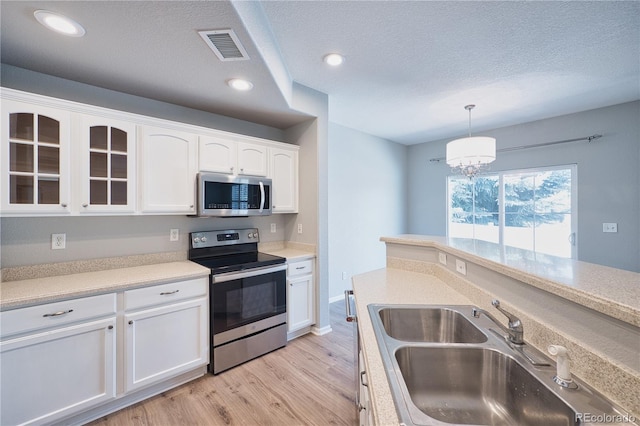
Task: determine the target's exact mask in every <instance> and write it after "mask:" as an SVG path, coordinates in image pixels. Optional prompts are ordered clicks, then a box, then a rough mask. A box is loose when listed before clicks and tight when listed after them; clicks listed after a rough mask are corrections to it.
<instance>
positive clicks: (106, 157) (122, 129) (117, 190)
mask: <svg viewBox="0 0 640 426" xmlns="http://www.w3.org/2000/svg"><path fill="white" fill-rule="evenodd" d="M82 133H83V140H84V148H85V149H84V161H83V166H84V168H83V177H82V186H83V191H82V202H81V207H80V212H107V211H110V212H113V211H122V212H132V211H134V208H135V207H134V199H135V195H134V174H135V163H134V160H135V125H134V124H132V123H127V122H121V121H113V120H108V119H104V118H101V117H93V116H88V115H87V116H84V117H83V120H82Z"/></svg>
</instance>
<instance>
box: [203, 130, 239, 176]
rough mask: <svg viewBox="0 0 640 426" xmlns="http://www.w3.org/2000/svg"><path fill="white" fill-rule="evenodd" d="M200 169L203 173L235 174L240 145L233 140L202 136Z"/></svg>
mask: <svg viewBox="0 0 640 426" xmlns="http://www.w3.org/2000/svg"><path fill="white" fill-rule="evenodd" d="M199 145H200V152H199V153H198V166H199V167H198V169H199V170H200V171H201V172H217V173H228V174H233V173H235V168H236V164H237V163H238V145H237V142H236V141H234V140H231V139H224V138H218V137H210V136H201V137H200V144H199Z"/></svg>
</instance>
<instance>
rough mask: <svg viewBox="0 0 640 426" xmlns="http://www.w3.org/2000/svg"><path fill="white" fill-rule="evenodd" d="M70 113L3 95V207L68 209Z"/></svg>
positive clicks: (13, 210)
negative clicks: (4, 97)
mask: <svg viewBox="0 0 640 426" xmlns="http://www.w3.org/2000/svg"><path fill="white" fill-rule="evenodd" d="M70 121H71V119H70V114H69V113H68V112H67V111H64V110H58V109H54V108H49V107H46V106H41V105H38V104H31V103H26V102H20V101H15V100H8V99H3V100H2V155H0V157H1V158H2V167H1V168H2V190H1V197H2V203H1V205H2V211H1V213H2V214H3V215H4V214H17V215H19V214H26V215H38V214H47V215H57V214H66V213H69V212H70V211H71V200H70V196H71V194H70V192H71V191H70V170H69V163H70V161H69V146H70Z"/></svg>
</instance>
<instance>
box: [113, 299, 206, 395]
mask: <svg viewBox="0 0 640 426" xmlns="http://www.w3.org/2000/svg"><path fill="white" fill-rule="evenodd" d="M207 301H208V299H207V298H206V297H205V298H200V299H196V300H192V301H189V302H183V303H176V304H172V305H168V306H163V307H158V308H153V309H147V310H144V311H141V312H137V313H132V314H126V315H125V324H124V327H125V330H126V333H125V335H126V338H125V342H126V343H125V344H126V348H125V359H126V361H125V391H126V392H129V391H132V390H135V389H139V388H142V387H145V386H148V385H151V384H153V383H156V382H159V381H162V380H164V379H167V378H170V377H173V376H176V375H178V374H180V373H183V372H186V371H189V370H191V369H193V368H196V367H198V366H201V365H207V364H208V363H209V316H208V303H207Z"/></svg>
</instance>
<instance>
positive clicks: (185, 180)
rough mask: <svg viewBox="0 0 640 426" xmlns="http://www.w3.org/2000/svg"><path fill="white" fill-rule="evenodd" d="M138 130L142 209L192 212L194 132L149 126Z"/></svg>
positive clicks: (193, 199) (157, 211) (194, 176)
mask: <svg viewBox="0 0 640 426" xmlns="http://www.w3.org/2000/svg"><path fill="white" fill-rule="evenodd" d="M141 134H142V136H141V141H140V144H139V146H140V152H139V156H140V158H139V164H140V169H141V175H140V176H139V178H140V179H141V180H142V184H141V186H140V191H141V198H142V203H141V205H142V211H143V212H148V213H186V214H191V213H195V193H196V173H197V166H198V164H197V159H198V156H197V143H198V140H197V136H195V135H193V134H191V133H186V132H179V131H176V130H167V129H162V128H155V127H149V126H145V127H142V131H141Z"/></svg>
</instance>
